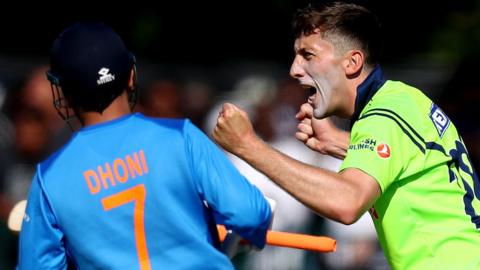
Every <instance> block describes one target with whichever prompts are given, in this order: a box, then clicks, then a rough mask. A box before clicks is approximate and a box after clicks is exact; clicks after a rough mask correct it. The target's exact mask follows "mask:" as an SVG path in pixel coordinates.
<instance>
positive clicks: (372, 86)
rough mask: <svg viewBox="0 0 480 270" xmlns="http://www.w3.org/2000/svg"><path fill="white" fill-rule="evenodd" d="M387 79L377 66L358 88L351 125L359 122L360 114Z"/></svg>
mask: <svg viewBox="0 0 480 270" xmlns="http://www.w3.org/2000/svg"><path fill="white" fill-rule="evenodd" d="M385 81H386V80H385V78H384V77H383V72H382V69H381V68H380V65H377V66H376V67H375V68H374V69H373V70H372V72H371V73H370V74H369V75H368V77H367V78H366V79H365V81H363V82H362V83H361V84H360V85H359V86H358V88H357V97H356V98H355V111H354V112H353V116H352V118H351V125H353V123H355V122H356V121H357V120H358V117H359V116H360V113H361V112H362V110H363V108H365V106H366V105H367V103H368V102H369V101H370V100H371V99H372V97H373V95H375V93H377V91H378V89H380V88H381V87H382V86H383V84H384V83H385Z"/></svg>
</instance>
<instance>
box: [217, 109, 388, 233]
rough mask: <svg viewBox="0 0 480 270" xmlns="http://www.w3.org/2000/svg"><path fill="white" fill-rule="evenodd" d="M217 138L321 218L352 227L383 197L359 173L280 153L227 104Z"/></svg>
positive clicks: (375, 187) (220, 115) (218, 126)
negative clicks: (334, 170)
mask: <svg viewBox="0 0 480 270" xmlns="http://www.w3.org/2000/svg"><path fill="white" fill-rule="evenodd" d="M213 137H214V139H215V140H216V142H217V143H218V144H220V145H221V146H222V147H223V148H224V149H226V150H227V151H229V152H231V153H233V154H235V155H236V156H238V157H239V158H241V159H243V160H245V161H246V162H247V163H249V164H250V165H251V166H253V167H254V168H256V169H257V170H259V171H261V172H262V173H264V174H265V175H266V176H268V177H269V178H270V179H271V180H272V181H274V182H275V183H276V184H278V185H279V186H280V187H282V188H283V189H285V190H286V191H287V192H288V193H290V194H291V195H292V196H294V197H295V198H297V199H298V200H299V201H300V202H302V203H303V204H305V205H306V206H308V207H309V208H311V209H312V210H313V211H315V212H317V213H318V214H320V215H321V216H324V217H327V218H330V219H332V220H335V221H338V222H341V223H344V224H351V223H353V222H355V221H356V220H357V219H358V218H359V217H360V216H361V215H362V214H363V213H364V212H365V211H366V210H367V209H368V208H369V207H371V205H372V204H373V203H374V202H375V200H376V199H377V198H378V197H379V196H380V188H379V186H378V184H377V182H376V181H375V179H374V178H373V177H371V176H369V175H368V174H366V173H364V172H362V171H360V170H357V169H347V170H345V171H344V172H342V173H341V174H337V173H334V172H330V171H327V170H324V169H321V168H317V167H314V166H311V165H308V164H305V163H302V162H300V161H297V160H295V159H292V158H290V157H289V156H287V155H285V154H283V153H280V152H279V151H277V150H275V149H274V148H272V147H270V146H269V145H268V144H266V143H265V142H263V141H262V140H261V139H260V138H258V136H257V135H256V134H255V132H254V131H253V127H252V125H251V123H250V120H249V119H248V116H247V114H246V113H245V112H244V111H242V110H240V109H239V108H237V107H235V106H234V105H232V104H228V103H227V104H225V105H224V106H223V110H222V111H221V112H220V114H219V117H218V122H217V126H216V127H215V129H214V131H213Z"/></svg>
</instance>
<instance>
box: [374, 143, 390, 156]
mask: <svg viewBox="0 0 480 270" xmlns="http://www.w3.org/2000/svg"><path fill="white" fill-rule="evenodd" d="M377 154H378V156H379V157H381V158H389V157H390V146H388V144H386V143H381V144H379V145H378V146H377Z"/></svg>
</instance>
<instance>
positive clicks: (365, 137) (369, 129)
mask: <svg viewBox="0 0 480 270" xmlns="http://www.w3.org/2000/svg"><path fill="white" fill-rule="evenodd" d="M405 137H407V135H406V134H405V133H404V132H403V130H402V128H401V126H400V125H399V124H398V123H397V120H396V119H395V118H393V117H391V116H389V115H387V114H382V113H368V112H367V113H365V114H364V115H363V116H362V118H360V120H358V121H357V122H356V123H355V124H354V126H353V128H352V131H351V134H350V145H349V147H348V151H347V156H346V158H345V160H344V161H343V163H342V166H341V167H340V170H344V169H346V168H357V169H360V170H362V171H364V172H365V173H367V174H369V175H370V176H372V177H373V178H375V180H376V181H377V182H378V184H379V185H380V188H381V190H382V192H384V191H385V190H386V189H387V188H388V187H389V186H390V185H391V184H392V183H393V182H395V181H396V180H397V179H398V178H399V175H400V174H401V172H402V171H403V170H404V166H405V161H406V160H408V159H409V157H408V156H409V155H410V153H409V151H408V150H409V148H412V147H414V146H413V145H408V144H409V143H410V144H411V143H412V142H411V141H408V140H409V139H408V138H407V140H406V139H405Z"/></svg>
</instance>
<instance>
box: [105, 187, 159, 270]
mask: <svg viewBox="0 0 480 270" xmlns="http://www.w3.org/2000/svg"><path fill="white" fill-rule="evenodd" d="M145 196H146V191H145V186H144V185H143V184H140V185H136V186H134V187H132V188H129V189H127V190H124V191H122V192H119V193H115V194H113V195H110V196H108V197H105V198H103V199H102V205H103V209H104V210H105V211H108V210H111V209H113V208H115V207H119V206H122V205H124V204H126V203H129V202H132V201H133V202H135V206H134V208H133V228H134V231H135V245H136V246H137V254H138V260H139V261H140V269H141V270H150V269H151V266H150V258H149V257H148V250H147V241H146V238H145V226H144V222H143V210H144V207H145Z"/></svg>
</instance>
